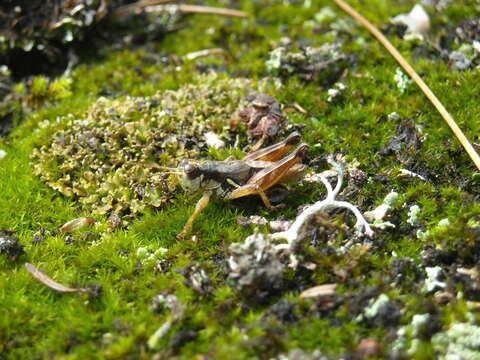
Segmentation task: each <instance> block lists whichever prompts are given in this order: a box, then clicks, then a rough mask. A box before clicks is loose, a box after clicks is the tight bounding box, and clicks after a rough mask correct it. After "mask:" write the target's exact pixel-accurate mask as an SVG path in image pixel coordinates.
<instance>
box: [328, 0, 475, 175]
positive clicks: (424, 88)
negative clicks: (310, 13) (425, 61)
mask: <svg viewBox="0 0 480 360" xmlns="http://www.w3.org/2000/svg"><path fill="white" fill-rule="evenodd" d="M335 2H336V3H337V5H338V6H340V7H341V8H342V9H343V10H344V11H345V12H347V13H348V14H349V15H350V16H352V17H353V18H354V19H355V20H357V21H358V22H359V23H360V24H362V25H363V26H365V27H366V28H367V29H368V31H370V32H371V33H372V34H373V36H375V37H376V38H377V40H378V41H380V43H381V44H382V45H383V46H384V47H385V48H386V49H387V50H388V52H389V53H390V54H391V55H392V56H393V57H394V58H395V60H397V62H398V63H399V64H400V66H401V67H402V68H403V69H404V70H405V71H406V72H407V74H408V75H410V77H411V78H412V79H413V81H415V83H416V84H417V85H418V86H419V87H420V89H421V90H422V91H423V93H424V94H425V96H426V97H427V98H428V99H429V100H430V101H431V102H432V104H433V106H435V108H436V109H437V110H438V112H439V113H440V115H441V116H442V117H443V119H444V120H445V121H446V122H447V124H448V126H450V129H452V131H453V133H454V134H455V136H456V137H457V138H458V140H459V141H460V143H461V144H462V145H463V147H464V149H465V151H466V152H467V153H468V155H469V156H470V158H471V159H472V161H473V162H474V163H475V165H476V166H477V168H478V169H479V170H480V157H479V156H478V153H477V152H476V151H475V149H474V148H473V146H472V144H471V143H470V142H469V141H468V139H467V138H466V137H465V135H464V134H463V132H462V130H461V129H460V128H459V127H458V125H457V123H456V122H455V120H454V119H453V118H452V116H451V115H450V114H449V112H448V111H447V109H445V107H444V106H443V105H442V103H441V102H440V100H438V98H437V97H436V96H435V94H434V93H433V92H432V90H430V88H429V87H428V86H427V84H425V82H424V81H423V80H422V78H421V77H420V76H419V75H418V74H417V73H416V72H415V70H414V69H413V67H412V66H411V65H410V64H409V63H408V62H407V61H406V60H405V58H404V57H403V56H402V55H401V54H400V53H399V52H398V50H397V49H396V48H395V47H394V46H393V45H392V43H391V42H390V41H388V39H387V38H386V37H385V36H384V35H383V34H382V33H381V32H380V30H378V29H377V28H376V27H375V26H374V25H373V24H372V23H370V22H369V21H368V20H367V19H365V18H364V17H363V16H362V15H360V14H359V13H358V12H357V11H356V10H355V9H353V8H352V7H351V6H350V5H348V4H347V3H346V2H345V1H343V0H335Z"/></svg>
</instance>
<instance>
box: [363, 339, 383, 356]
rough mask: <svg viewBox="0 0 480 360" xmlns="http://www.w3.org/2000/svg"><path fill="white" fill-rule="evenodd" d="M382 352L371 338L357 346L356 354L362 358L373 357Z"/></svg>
mask: <svg viewBox="0 0 480 360" xmlns="http://www.w3.org/2000/svg"><path fill="white" fill-rule="evenodd" d="M381 350H382V347H381V345H380V343H379V342H378V341H377V340H375V339H372V338H367V339H363V340H362V341H361V342H360V344H358V346H357V352H358V353H359V354H360V355H361V356H362V357H367V356H375V355H377V354H378V353H379V352H380V351H381Z"/></svg>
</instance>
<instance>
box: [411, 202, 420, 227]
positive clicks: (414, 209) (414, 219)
mask: <svg viewBox="0 0 480 360" xmlns="http://www.w3.org/2000/svg"><path fill="white" fill-rule="evenodd" d="M421 211H422V210H421V209H420V206H418V205H412V206H410V209H409V210H408V219H407V223H409V224H410V225H412V226H415V225H418V222H419V218H418V217H419V215H420V212H421Z"/></svg>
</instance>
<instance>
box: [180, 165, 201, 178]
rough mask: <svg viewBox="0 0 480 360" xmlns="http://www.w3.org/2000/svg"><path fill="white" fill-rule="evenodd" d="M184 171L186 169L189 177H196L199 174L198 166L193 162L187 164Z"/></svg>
mask: <svg viewBox="0 0 480 360" xmlns="http://www.w3.org/2000/svg"><path fill="white" fill-rule="evenodd" d="M183 171H185V174H186V175H187V176H188V178H189V179H194V178H196V177H197V176H198V167H196V166H194V165H192V164H186V165H185V167H184V168H183Z"/></svg>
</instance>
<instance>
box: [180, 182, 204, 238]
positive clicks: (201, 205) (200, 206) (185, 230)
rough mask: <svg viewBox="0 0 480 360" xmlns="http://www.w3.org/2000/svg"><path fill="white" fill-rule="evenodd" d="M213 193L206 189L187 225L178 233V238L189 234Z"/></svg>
mask: <svg viewBox="0 0 480 360" xmlns="http://www.w3.org/2000/svg"><path fill="white" fill-rule="evenodd" d="M211 195H212V193H211V192H210V191H206V192H205V193H204V194H203V195H202V197H201V198H200V200H198V202H197V205H195V210H194V211H193V214H192V215H190V217H189V218H188V221H187V222H186V224H185V226H184V227H183V230H182V232H181V233H179V234H178V235H177V239H183V238H184V237H185V236H187V235H188V233H189V232H190V230H192V225H193V222H194V221H195V219H196V218H197V217H198V215H200V213H201V212H202V210H203V209H205V207H206V206H207V205H208V202H209V201H210V196H211Z"/></svg>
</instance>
